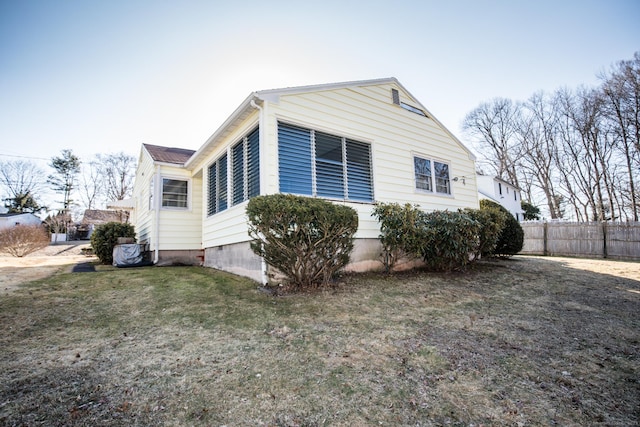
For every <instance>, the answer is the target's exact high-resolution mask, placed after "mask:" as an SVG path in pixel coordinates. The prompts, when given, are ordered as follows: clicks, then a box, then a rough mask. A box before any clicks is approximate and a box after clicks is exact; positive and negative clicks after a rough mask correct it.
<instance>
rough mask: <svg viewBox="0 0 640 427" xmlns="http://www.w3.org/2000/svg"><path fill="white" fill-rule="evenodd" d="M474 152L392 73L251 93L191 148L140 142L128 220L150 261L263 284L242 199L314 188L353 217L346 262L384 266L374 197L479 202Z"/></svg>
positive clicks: (455, 204) (453, 204)
mask: <svg viewBox="0 0 640 427" xmlns="http://www.w3.org/2000/svg"><path fill="white" fill-rule="evenodd" d="M474 174H475V158H474V156H473V154H472V153H471V152H470V151H469V150H468V149H467V148H466V147H465V146H464V145H463V144H462V143H461V142H460V141H459V140H457V139H456V138H455V137H454V136H453V135H452V134H451V133H450V132H449V131H448V130H447V129H446V128H445V127H444V126H443V125H442V124H441V123H440V122H438V121H437V120H436V119H435V118H434V117H433V116H432V115H431V113H430V112H428V111H427V109H426V108H425V107H424V106H423V105H422V104H421V103H420V102H419V101H418V100H417V99H415V98H414V97H413V96H412V95H411V94H410V93H409V91H407V90H406V89H405V88H404V87H403V86H402V85H401V84H400V83H399V82H398V81H397V80H396V79H395V78H386V79H377V80H367V81H356V82H346V83H334V84H323V85H314V86H303V87H293V88H286V89H275V90H265V91H259V92H253V93H251V94H250V95H249V96H248V97H247V98H246V99H245V100H244V102H242V104H240V106H239V107H238V108H237V109H236V110H235V111H234V112H233V114H232V115H231V116H230V117H229V118H228V119H227V120H226V121H225V122H224V123H223V124H222V126H221V127H220V128H219V129H218V130H217V131H216V132H215V133H214V134H213V135H212V136H211V137H210V138H209V139H208V140H207V141H206V142H205V143H204V144H203V145H202V146H201V147H200V148H199V149H198V150H197V151H195V152H194V151H192V150H186V149H181V148H170V147H159V146H156V145H150V144H143V145H142V149H141V152H140V157H139V162H138V169H137V172H136V178H135V185H134V194H133V196H134V197H133V199H134V201H135V208H134V210H133V211H132V214H131V222H132V223H133V224H134V225H135V227H136V233H137V237H138V241H139V242H141V243H147V244H148V247H149V249H150V250H151V251H152V252H153V256H152V258H153V260H154V262H156V263H160V264H163V263H169V262H172V261H176V260H177V262H183V263H191V264H195V263H200V264H202V265H204V266H207V267H213V268H217V269H221V270H226V271H230V272H233V273H236V274H241V275H244V276H248V277H251V278H253V279H255V280H257V281H261V282H265V281H266V277H267V272H266V266H265V265H264V263H263V261H262V260H261V259H260V258H259V257H257V256H256V255H255V254H253V252H252V251H251V250H250V248H249V236H248V233H247V231H248V224H247V217H246V214H245V208H246V204H247V201H248V199H250V198H251V197H254V196H257V195H265V194H274V193H291V194H298V195H305V196H312V197H322V198H325V199H328V200H331V201H334V202H336V203H341V204H344V205H347V206H351V207H352V208H354V209H355V210H356V211H357V212H358V215H359V229H358V232H357V234H356V242H355V247H354V252H353V254H352V257H351V263H350V265H349V266H348V269H350V270H354V271H362V270H368V269H374V268H379V267H381V265H382V263H381V248H380V242H379V239H378V236H379V233H380V230H379V225H378V223H377V221H376V220H375V219H374V218H373V217H372V216H371V213H372V209H373V206H374V202H376V201H378V202H386V203H389V202H397V203H400V204H405V203H411V204H418V205H420V206H421V207H422V208H423V209H425V210H444V209H449V210H457V209H459V208H467V207H469V208H477V207H478V191H477V188H476V184H475V182H474V180H472V179H471V180H468V179H467V180H464V179H458V178H459V177H464V176H473V175H474Z"/></svg>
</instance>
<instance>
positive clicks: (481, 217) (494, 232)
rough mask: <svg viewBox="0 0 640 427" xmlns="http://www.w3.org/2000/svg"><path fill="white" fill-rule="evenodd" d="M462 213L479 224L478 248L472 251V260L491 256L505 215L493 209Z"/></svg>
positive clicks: (471, 210) (470, 210) (469, 210)
mask: <svg viewBox="0 0 640 427" xmlns="http://www.w3.org/2000/svg"><path fill="white" fill-rule="evenodd" d="M462 212H464V213H465V214H467V215H468V216H470V217H471V218H472V219H474V220H476V221H478V222H479V223H480V233H479V235H478V247H477V248H476V250H475V251H474V260H477V259H479V258H480V257H481V256H486V255H488V254H493V253H494V251H495V249H496V245H497V244H498V239H499V238H500V233H501V232H502V228H503V227H504V224H505V221H506V220H507V216H506V214H505V213H504V212H502V211H501V210H499V209H495V208H487V209H464V210H463V211H462Z"/></svg>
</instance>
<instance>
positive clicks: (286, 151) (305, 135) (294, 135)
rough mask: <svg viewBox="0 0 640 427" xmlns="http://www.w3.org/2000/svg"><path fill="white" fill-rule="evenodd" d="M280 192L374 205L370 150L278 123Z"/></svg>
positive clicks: (326, 134) (335, 138)
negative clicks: (372, 203)
mask: <svg viewBox="0 0 640 427" xmlns="http://www.w3.org/2000/svg"><path fill="white" fill-rule="evenodd" d="M278 160H279V165H280V166H279V174H280V175H279V177H280V192H282V193H292V194H301V195H309V196H319V197H326V198H330V199H341V200H353V201H361V202H372V201H373V173H372V170H371V146H370V145H369V144H366V143H364V142H359V141H354V140H351V139H347V138H344V137H340V136H336V135H331V134H328V133H325V132H320V131H315V130H312V129H306V128H303V127H300V126H295V125H290V124H288V123H281V122H279V123H278Z"/></svg>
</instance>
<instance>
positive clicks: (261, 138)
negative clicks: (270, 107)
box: [249, 97, 269, 285]
mask: <svg viewBox="0 0 640 427" xmlns="http://www.w3.org/2000/svg"><path fill="white" fill-rule="evenodd" d="M249 105H251V106H252V107H253V108H256V109H257V110H258V111H259V115H260V116H259V118H258V134H259V136H258V138H259V141H260V144H259V146H260V157H261V159H260V164H261V165H262V164H264V162H263V158H262V157H263V155H262V151H263V147H264V144H263V141H264V110H263V107H261V106H259V105H258V104H257V103H256V99H255V98H253V97H252V98H251V102H250V103H249ZM262 177H263V174H262V173H260V181H262V179H263V178H262ZM263 188H264V183H263V182H260V189H261V192H262V189H263ZM260 273H261V275H262V277H261V281H262V284H263V285H266V284H267V283H268V282H269V278H268V276H267V263H266V261H265V260H264V257H260Z"/></svg>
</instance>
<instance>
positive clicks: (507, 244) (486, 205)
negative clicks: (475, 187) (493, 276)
mask: <svg viewBox="0 0 640 427" xmlns="http://www.w3.org/2000/svg"><path fill="white" fill-rule="evenodd" d="M480 209H481V210H492V209H497V210H499V211H501V212H503V213H504V214H505V223H504V225H503V227H502V230H501V232H500V237H499V238H498V242H497V243H496V247H495V249H494V250H493V252H490V253H488V254H487V255H494V256H499V257H510V256H512V255H515V254H517V253H518V252H520V251H521V250H522V246H523V245H524V230H523V229H522V226H521V225H520V223H519V222H518V220H517V219H515V217H514V216H513V215H511V212H509V211H508V210H507V209H506V208H504V207H503V206H501V205H499V204H498V203H495V202H492V201H491V200H480Z"/></svg>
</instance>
